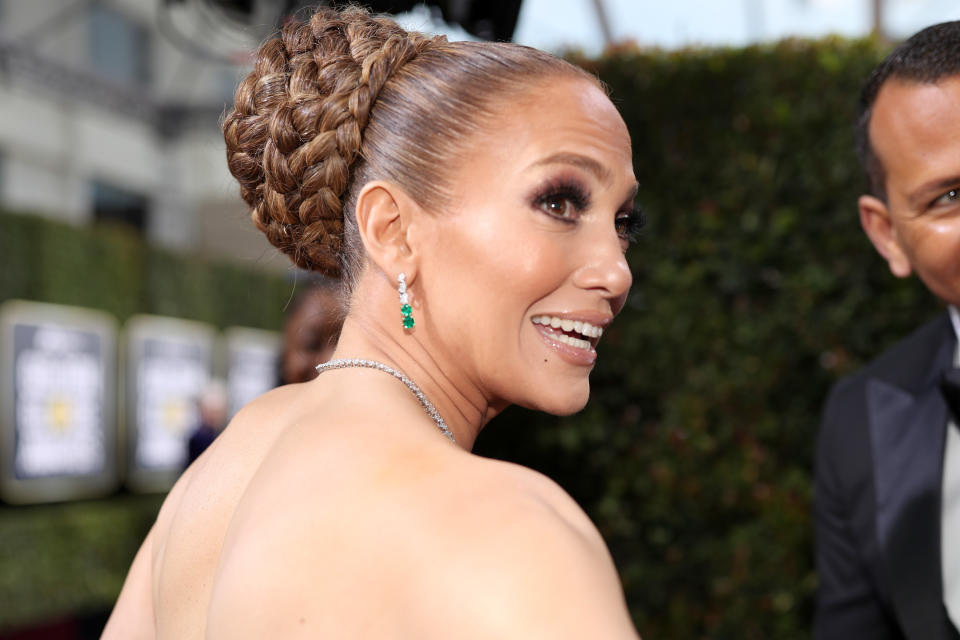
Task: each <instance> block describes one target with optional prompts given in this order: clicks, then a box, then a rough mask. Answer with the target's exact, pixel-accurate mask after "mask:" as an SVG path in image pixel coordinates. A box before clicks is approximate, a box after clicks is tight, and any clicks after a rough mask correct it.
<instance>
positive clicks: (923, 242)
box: [859, 76, 960, 305]
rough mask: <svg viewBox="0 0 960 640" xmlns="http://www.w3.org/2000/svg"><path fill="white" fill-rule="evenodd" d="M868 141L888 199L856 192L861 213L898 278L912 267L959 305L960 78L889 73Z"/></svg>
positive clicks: (940, 294) (933, 288)
mask: <svg viewBox="0 0 960 640" xmlns="http://www.w3.org/2000/svg"><path fill="white" fill-rule="evenodd" d="M870 141H871V142H872V145H873V149H874V152H875V153H876V154H877V156H878V158H879V159H880V162H881V164H882V165H883V167H884V168H885V170H886V190H887V201H886V202H882V201H880V200H878V199H877V198H874V197H872V196H862V197H861V198H860V202H859V204H860V219H861V223H862V224H863V227H864V230H865V231H866V232H867V234H868V235H869V236H870V239H871V241H872V242H873V244H874V246H875V247H876V248H877V250H878V251H879V252H880V254H881V255H882V256H883V257H884V258H886V260H887V263H888V264H889V266H890V271H891V272H893V274H894V275H896V276H898V277H907V276H909V275H910V274H911V273H912V272H916V274H917V275H918V276H919V277H920V279H921V280H922V281H923V282H924V284H926V286H927V288H928V289H929V290H930V291H931V292H933V293H934V294H935V295H936V296H938V297H939V298H940V299H942V300H944V301H945V302H948V303H950V304H954V305H960V76H952V77H949V78H944V79H942V80H940V81H939V82H937V83H935V84H922V83H917V82H912V81H904V80H899V79H896V78H892V79H890V80H888V81H887V82H886V83H885V84H884V85H883V87H882V88H881V89H880V92H879V94H878V95H877V99H876V101H875V102H874V106H873V115H872V117H871V120H870Z"/></svg>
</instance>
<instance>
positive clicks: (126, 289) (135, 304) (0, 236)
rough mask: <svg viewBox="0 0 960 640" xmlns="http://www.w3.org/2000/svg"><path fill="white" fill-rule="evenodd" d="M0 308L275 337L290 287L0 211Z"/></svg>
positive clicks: (268, 277) (105, 234)
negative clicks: (240, 329) (169, 322)
mask: <svg viewBox="0 0 960 640" xmlns="http://www.w3.org/2000/svg"><path fill="white" fill-rule="evenodd" d="M0 260H2V261H3V262H2V264H3V268H2V269H0V302H2V301H3V300H8V299H11V298H23V299H27V300H37V301H40V302H53V303H59V304H67V305H76V306H81V307H89V308H93V309H101V310H103V311H107V312H109V313H111V314H113V315H114V316H115V317H116V318H117V320H119V321H121V322H122V321H124V320H126V319H127V318H128V317H130V316H131V315H133V314H135V313H155V314H159V315H165V316H173V317H177V318H187V319H190V320H199V321H202V322H208V323H211V324H213V325H216V326H217V327H221V328H222V327H228V326H245V327H255V328H263V329H272V330H278V329H279V328H280V326H281V323H282V320H283V309H284V307H285V305H286V303H287V301H288V300H289V298H290V294H291V291H292V284H290V283H289V282H287V281H285V279H284V278H283V277H282V276H279V275H276V274H274V273H270V272H266V271H265V270H264V269H260V268H256V267H255V266H245V265H238V264H235V263H229V262H223V261H216V260H210V259H205V258H203V257H201V256H197V255H190V254H181V253H176V252H173V251H169V250H165V249H160V248H157V247H153V246H150V245H147V244H145V243H144V242H143V241H142V240H141V238H140V237H139V236H138V235H137V234H135V233H134V232H132V231H130V230H128V229H126V228H123V227H119V226H96V227H75V226H72V225H68V224H64V223H61V222H55V221H51V220H47V219H44V218H41V217H39V216H35V215H17V214H14V213H9V212H0Z"/></svg>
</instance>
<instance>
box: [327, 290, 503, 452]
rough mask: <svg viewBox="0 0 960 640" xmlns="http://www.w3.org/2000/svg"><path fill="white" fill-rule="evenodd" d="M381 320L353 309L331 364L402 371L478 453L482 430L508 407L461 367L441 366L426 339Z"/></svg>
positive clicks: (463, 442)
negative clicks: (351, 362)
mask: <svg viewBox="0 0 960 640" xmlns="http://www.w3.org/2000/svg"><path fill="white" fill-rule="evenodd" d="M391 312H392V313H390V317H391V318H392V317H393V316H395V315H396V316H397V317H398V319H397V323H396V324H397V326H398V327H399V326H400V322H399V314H397V313H396V312H395V310H394V309H391ZM381 317H383V314H382V313H378V314H371V313H365V312H364V310H363V309H362V308H360V309H357V308H354V309H351V312H350V314H348V315H347V318H346V319H345V320H344V323H343V330H342V331H341V333H340V340H339V342H338V343H337V348H336V350H335V351H334V353H333V356H332V357H331V359H340V358H362V359H366V360H375V361H378V362H382V363H383V364H385V365H387V366H389V367H392V368H394V369H397V370H399V371H400V372H402V373H403V374H405V375H406V376H407V377H408V378H410V379H411V380H412V381H413V382H414V383H415V384H416V385H417V386H418V387H419V388H420V390H421V391H422V392H423V394H424V395H426V397H427V398H428V399H429V400H430V401H431V402H432V403H433V405H434V406H435V407H436V409H437V411H438V412H439V413H440V415H441V416H442V417H443V419H444V421H445V422H446V423H447V426H448V427H449V428H450V430H451V431H452V432H453V434H454V436H455V437H456V441H457V444H458V445H460V446H461V447H463V448H464V449H466V450H468V451H469V450H470V449H472V448H473V443H474V441H475V440H476V438H477V435H478V434H479V433H480V430H481V429H482V428H483V426H484V425H485V424H486V423H487V422H488V421H489V420H490V419H491V418H493V417H494V416H495V415H496V414H497V413H499V412H500V411H502V410H503V409H504V408H505V405H503V406H499V407H498V406H495V405H494V403H492V402H491V401H490V399H489V398H486V397H485V396H484V394H483V392H482V390H481V389H479V388H478V387H477V386H476V385H475V384H473V383H472V382H471V381H470V380H469V379H468V376H467V375H466V374H465V373H463V371H462V369H461V368H460V367H456V366H452V363H441V362H439V361H438V358H437V357H436V354H434V353H432V352H431V349H430V348H429V347H428V346H427V345H426V344H424V341H423V340H422V339H420V338H419V337H418V336H416V335H414V334H408V333H406V332H404V331H403V330H402V329H399V330H397V329H395V328H390V327H387V326H385V324H384V323H383V322H382V321H381V320H380V318H381Z"/></svg>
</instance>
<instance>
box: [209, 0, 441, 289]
mask: <svg viewBox="0 0 960 640" xmlns="http://www.w3.org/2000/svg"><path fill="white" fill-rule="evenodd" d="M433 41H434V40H431V39H428V38H426V37H425V36H423V35H421V34H419V33H408V32H406V31H404V30H403V29H401V28H400V27H399V26H397V24H396V23H394V22H393V21H391V20H389V19H386V18H379V17H374V16H371V15H370V14H368V13H367V12H366V11H364V10H363V9H360V8H356V7H352V8H349V9H346V10H344V11H342V12H338V11H335V10H332V9H328V8H321V9H319V10H318V11H317V12H316V13H315V14H313V16H312V17H311V18H310V20H309V22H298V21H291V22H289V23H288V24H286V25H285V26H284V27H283V29H282V32H281V34H280V35H279V36H278V37H276V38H273V39H271V40H269V41H267V42H266V43H265V44H264V45H263V46H261V48H260V50H259V51H258V53H257V57H256V64H255V66H254V69H253V71H252V72H251V73H250V74H249V75H248V76H247V77H246V78H245V79H244V80H243V81H242V82H241V84H240V85H239V87H238V88H237V92H236V97H235V104H234V108H233V110H232V111H230V113H229V114H228V115H227V117H226V119H225V121H224V123H223V134H224V139H225V141H226V146H227V164H228V166H229V168H230V172H231V173H232V174H233V176H234V177H235V178H236V179H237V180H238V181H239V182H240V193H241V196H242V197H243V199H244V200H245V201H246V202H247V204H248V205H250V207H251V209H252V212H251V216H252V218H253V222H254V223H255V224H256V225H257V228H259V229H260V230H261V231H263V232H264V233H265V234H266V236H267V238H268V239H269V240H270V242H271V243H272V244H273V245H274V246H276V247H277V248H279V249H280V250H281V251H283V252H284V253H286V254H287V255H289V256H290V257H291V258H292V260H293V261H294V263H296V265H297V266H298V267H301V268H303V269H310V270H317V271H321V272H324V273H326V274H328V275H333V276H338V275H339V272H340V260H339V254H340V251H341V245H342V243H343V228H344V221H343V198H344V194H345V192H346V190H347V188H348V186H349V184H350V179H351V168H352V167H353V165H354V163H355V162H356V160H357V158H358V155H359V154H360V150H361V142H362V139H363V132H364V129H365V128H366V126H367V122H368V119H369V116H370V109H371V107H372V106H373V103H374V102H375V101H376V99H377V96H378V95H379V93H380V91H381V89H382V88H383V85H384V83H386V81H387V80H388V79H389V78H390V76H391V75H392V74H393V73H394V72H395V71H396V70H397V69H398V68H400V67H401V66H403V65H404V64H405V63H407V62H408V61H409V60H411V59H412V58H414V57H415V56H417V55H418V54H419V53H420V52H421V51H423V50H424V49H425V48H426V47H428V46H429V45H430V44H431V42H433Z"/></svg>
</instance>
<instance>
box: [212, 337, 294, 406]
mask: <svg viewBox="0 0 960 640" xmlns="http://www.w3.org/2000/svg"><path fill="white" fill-rule="evenodd" d="M223 345H224V346H223V350H224V363H225V366H226V379H227V396H228V399H229V407H228V410H229V416H230V417H233V416H234V415H235V414H236V413H237V411H239V410H240V409H241V408H242V407H243V406H244V405H245V404H247V403H248V402H250V401H251V400H253V399H254V398H256V397H257V396H259V395H261V394H263V393H265V392H267V391H269V390H270V389H273V388H274V387H276V386H277V385H278V384H279V360H280V334H278V333H275V332H273V331H264V330H261V329H248V328H246V327H230V328H228V329H226V330H225V331H224V334H223Z"/></svg>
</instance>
